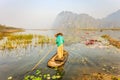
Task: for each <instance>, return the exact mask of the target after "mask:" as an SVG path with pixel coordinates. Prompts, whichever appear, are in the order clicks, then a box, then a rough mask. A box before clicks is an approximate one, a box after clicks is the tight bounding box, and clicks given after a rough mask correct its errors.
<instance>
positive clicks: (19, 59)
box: [0, 30, 120, 80]
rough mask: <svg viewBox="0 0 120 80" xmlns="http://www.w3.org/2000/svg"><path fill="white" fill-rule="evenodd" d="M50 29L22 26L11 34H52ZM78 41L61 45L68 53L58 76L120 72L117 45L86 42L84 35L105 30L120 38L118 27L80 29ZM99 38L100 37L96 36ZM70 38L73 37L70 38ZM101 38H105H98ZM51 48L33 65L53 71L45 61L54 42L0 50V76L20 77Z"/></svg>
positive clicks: (2, 79)
mask: <svg viewBox="0 0 120 80" xmlns="http://www.w3.org/2000/svg"><path fill="white" fill-rule="evenodd" d="M54 33H55V31H54V30H47V31H39V30H26V32H20V33H15V34H41V35H46V36H50V37H54ZM77 34H79V36H74V37H78V39H79V42H76V43H72V44H69V45H64V49H65V50H67V51H68V53H69V57H68V60H67V62H66V64H65V65H64V66H63V70H62V71H64V75H63V78H62V80H76V79H77V78H80V77H82V76H83V74H90V73H94V72H101V73H107V74H113V75H119V74H120V63H119V62H120V49H117V48H116V47H114V46H112V45H107V46H106V45H105V44H102V43H101V42H96V43H95V44H93V45H86V44H85V42H86V41H87V40H88V39H99V38H100V36H101V35H103V34H109V35H110V36H111V37H113V38H116V39H118V40H120V31H103V32H96V31H80V32H79V33H77ZM100 39H101V38H100ZM73 40H74V38H73ZM102 41H103V42H104V41H105V40H102ZM52 47H54V48H53V49H52V51H51V52H50V53H49V54H48V56H47V57H46V58H45V59H44V60H42V62H41V63H40V64H39V66H38V67H37V69H39V68H40V69H42V70H43V71H44V70H46V71H44V72H49V73H51V74H52V73H55V72H56V71H55V70H53V69H51V68H48V67H47V61H48V60H49V59H50V58H51V57H52V56H53V55H54V54H55V53H56V50H57V47H56V46H55V45H50V44H44V46H40V45H39V46H28V47H27V48H16V49H13V50H7V49H6V50H0V80H7V78H8V77H9V76H13V79H14V80H22V79H23V77H24V75H25V74H27V72H29V71H30V70H31V69H32V68H33V67H34V65H35V64H36V63H37V62H38V61H39V60H41V59H42V57H44V56H45V55H46V54H47V53H48V52H49V50H50V49H51V48H52Z"/></svg>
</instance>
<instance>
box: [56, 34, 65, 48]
mask: <svg viewBox="0 0 120 80" xmlns="http://www.w3.org/2000/svg"><path fill="white" fill-rule="evenodd" d="M63 43H64V38H63V36H61V35H59V36H57V38H56V44H57V46H58V47H59V46H60V45H61V44H63Z"/></svg>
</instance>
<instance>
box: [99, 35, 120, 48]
mask: <svg viewBox="0 0 120 80" xmlns="http://www.w3.org/2000/svg"><path fill="white" fill-rule="evenodd" d="M101 37H103V38H105V39H106V40H108V41H109V43H110V45H113V46H115V47H117V48H119V49H120V41H118V40H117V39H114V38H112V37H110V36H109V35H102V36H101Z"/></svg>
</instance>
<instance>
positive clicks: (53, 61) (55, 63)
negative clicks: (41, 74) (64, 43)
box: [47, 50, 68, 68]
mask: <svg viewBox="0 0 120 80" xmlns="http://www.w3.org/2000/svg"><path fill="white" fill-rule="evenodd" d="M67 58H68V52H67V51H65V50H64V51H63V58H62V59H61V60H59V59H58V56H57V53H56V54H55V55H54V56H53V57H52V58H51V59H50V60H49V61H48V64H47V65H48V67H51V68H54V67H60V66H62V65H64V64H65V62H66V61H67Z"/></svg>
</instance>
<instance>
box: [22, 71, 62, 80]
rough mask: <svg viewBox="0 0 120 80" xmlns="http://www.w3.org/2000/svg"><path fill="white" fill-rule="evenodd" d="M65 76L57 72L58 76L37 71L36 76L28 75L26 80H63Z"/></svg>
mask: <svg viewBox="0 0 120 80" xmlns="http://www.w3.org/2000/svg"><path fill="white" fill-rule="evenodd" d="M62 76H63V74H61V73H60V72H57V73H56V74H53V75H52V74H49V73H46V74H44V73H43V72H42V71H41V70H36V71H35V73H34V74H31V75H26V76H25V77H24V80H58V79H61V78H62Z"/></svg>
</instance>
